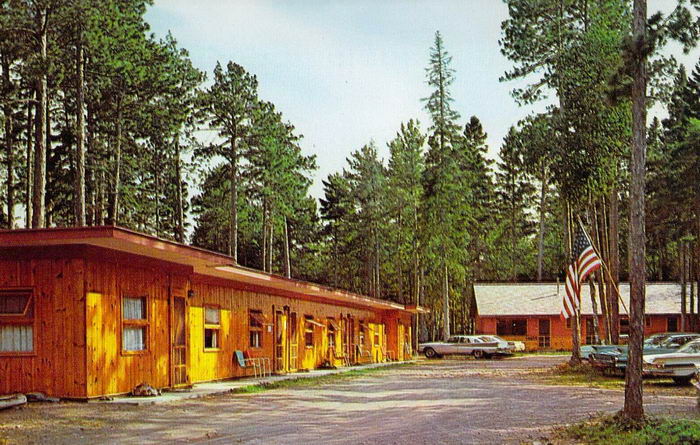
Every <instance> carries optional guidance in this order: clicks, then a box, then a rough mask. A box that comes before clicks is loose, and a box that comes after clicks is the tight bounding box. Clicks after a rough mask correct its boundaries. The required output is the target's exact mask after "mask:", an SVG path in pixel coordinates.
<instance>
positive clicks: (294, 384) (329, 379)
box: [0, 363, 410, 445]
mask: <svg viewBox="0 0 700 445" xmlns="http://www.w3.org/2000/svg"><path fill="white" fill-rule="evenodd" d="M403 366H410V363H397V364H395V365H388V366H382V367H377V368H367V369H353V370H351V371H347V372H342V373H339V374H331V375H324V376H318V377H299V378H294V379H289V380H281V381H278V382H270V383H257V384H254V385H248V386H243V387H241V388H236V389H234V390H233V393H234V394H256V393H260V392H264V391H269V390H272V389H286V388H304V387H309V386H318V385H325V384H330V383H338V382H342V381H346V380H351V379H355V378H358V377H363V376H366V375H370V374H377V373H379V372H381V371H387V370H390V369H396V368H400V367H403ZM0 445H1V444H0Z"/></svg>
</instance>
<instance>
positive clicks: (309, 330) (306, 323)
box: [304, 315, 316, 349]
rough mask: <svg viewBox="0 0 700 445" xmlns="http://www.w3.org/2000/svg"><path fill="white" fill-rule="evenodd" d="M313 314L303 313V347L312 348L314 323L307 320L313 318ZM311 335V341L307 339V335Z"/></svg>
mask: <svg viewBox="0 0 700 445" xmlns="http://www.w3.org/2000/svg"><path fill="white" fill-rule="evenodd" d="M313 319H314V316H313V315H304V348H305V349H313V348H314V342H315V341H316V339H315V337H316V336H315V335H314V334H315V333H314V328H315V326H316V325H314V324H313V323H310V322H309V320H313ZM309 334H310V335H311V342H309V341H308V338H307V335H309Z"/></svg>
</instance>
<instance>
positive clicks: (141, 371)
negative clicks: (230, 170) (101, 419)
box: [0, 227, 424, 399]
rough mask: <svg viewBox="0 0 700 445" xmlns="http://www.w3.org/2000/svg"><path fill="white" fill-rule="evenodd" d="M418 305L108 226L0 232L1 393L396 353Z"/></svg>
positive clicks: (170, 380) (70, 390) (116, 386)
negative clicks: (259, 362)
mask: <svg viewBox="0 0 700 445" xmlns="http://www.w3.org/2000/svg"><path fill="white" fill-rule="evenodd" d="M423 310H424V309H422V308H417V307H406V306H403V305H400V304H396V303H393V302H389V301H383V300H377V299H372V298H368V297H365V296H362V295H358V294H353V293H349V292H344V291H340V290H337V289H331V288H327V287H324V286H321V285H317V284H313V283H308V282H303V281H298V280H292V279H287V278H283V277H280V276H277V275H273V274H267V273H263V272H260V271H257V270H253V269H248V268H244V267H240V266H236V265H234V264H233V260H232V258H230V257H228V256H226V255H222V254H219V253H214V252H210V251H206V250H203V249H198V248H195V247H191V246H186V245H183V244H178V243H174V242H171V241H166V240H162V239H159V238H155V237H152V236H147V235H143V234H140V233H137V232H133V231H130V230H127V229H123V228H117V227H86V228H55V229H38V230H12V231H0V394H8V393H15V392H31V391H41V392H44V393H46V394H48V395H51V396H56V397H64V398H74V399H88V398H93V397H99V396H105V395H113V394H122V393H127V392H129V391H130V390H131V389H132V388H134V387H135V386H136V385H138V384H140V383H143V382H146V383H148V384H150V385H152V386H154V387H156V388H177V387H185V386H189V385H192V384H194V383H197V382H204V381H212V380H221V379H228V378H234V377H242V376H246V375H250V373H251V371H250V369H248V368H247V367H246V366H241V363H240V362H239V361H238V360H237V357H240V356H241V355H243V356H245V357H248V358H265V359H269V363H270V364H271V366H272V370H273V371H274V372H276V373H289V372H295V371H302V370H309V369H314V368H318V367H320V366H323V365H326V366H344V365H348V364H356V363H370V362H381V361H386V360H399V361H400V360H405V359H408V358H409V357H410V356H411V355H412V353H413V352H412V351H413V347H412V346H413V345H412V342H411V338H412V335H411V327H412V317H413V315H414V314H416V313H417V312H418V311H423Z"/></svg>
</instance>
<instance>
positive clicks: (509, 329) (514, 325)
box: [496, 318, 527, 336]
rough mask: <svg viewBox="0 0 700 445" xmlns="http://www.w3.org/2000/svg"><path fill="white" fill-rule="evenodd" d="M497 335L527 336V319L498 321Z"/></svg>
mask: <svg viewBox="0 0 700 445" xmlns="http://www.w3.org/2000/svg"><path fill="white" fill-rule="evenodd" d="M496 335H520V336H522V335H527V320H526V319H525V318H513V319H507V320H498V322H497V323H496Z"/></svg>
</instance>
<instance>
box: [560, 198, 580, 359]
mask: <svg viewBox="0 0 700 445" xmlns="http://www.w3.org/2000/svg"><path fill="white" fill-rule="evenodd" d="M565 208H566V214H565V224H564V226H565V227H566V249H565V250H566V258H567V259H568V262H567V265H566V267H568V265H569V264H571V263H573V253H572V252H573V237H574V230H573V220H572V214H571V206H570V204H569V202H568V201H567V202H566V206H565ZM578 306H579V307H580V306H581V305H580V304H579V305H578ZM571 343H572V347H571V359H570V360H569V362H570V363H571V364H572V365H578V364H580V363H581V316H580V311H579V309H576V310H575V311H574V315H573V317H572V319H571Z"/></svg>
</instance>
